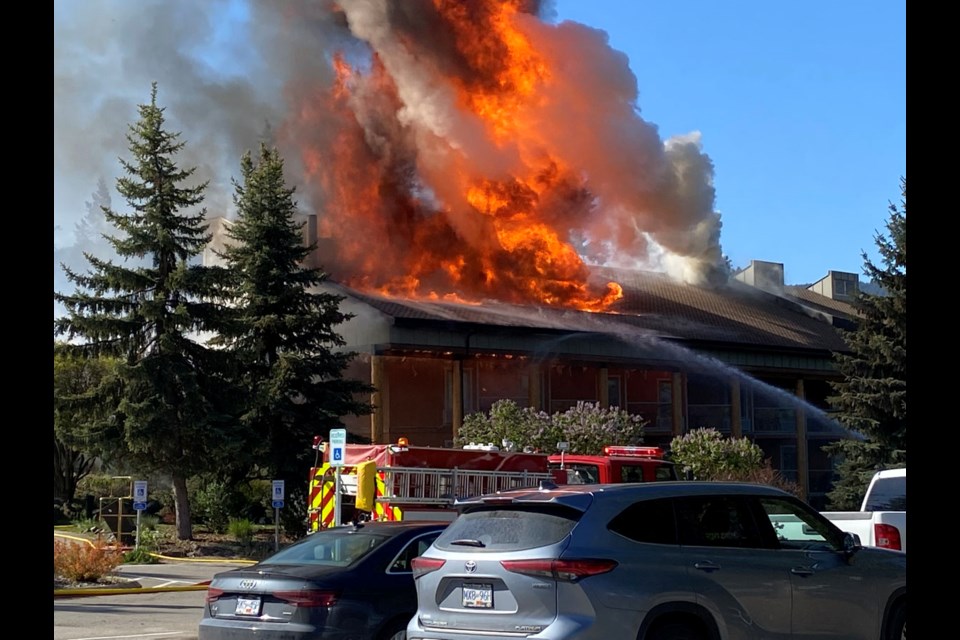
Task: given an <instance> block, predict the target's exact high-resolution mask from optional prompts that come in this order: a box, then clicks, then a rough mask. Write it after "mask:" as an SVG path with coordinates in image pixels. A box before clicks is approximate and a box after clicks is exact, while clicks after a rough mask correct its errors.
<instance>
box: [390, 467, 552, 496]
mask: <svg viewBox="0 0 960 640" xmlns="http://www.w3.org/2000/svg"><path fill="white" fill-rule="evenodd" d="M380 471H382V472H383V474H384V476H383V483H384V488H385V490H384V492H383V495H378V496H377V501H378V502H398V503H401V502H402V503H406V504H424V505H449V504H452V503H453V502H454V501H455V500H457V499H461V498H469V497H471V496H478V495H483V494H489V493H496V492H497V491H507V490H509V489H522V488H526V487H535V486H537V485H538V484H539V482H540V481H541V480H550V479H551V478H552V476H551V475H550V474H549V473H536V472H532V471H477V470H473V469H420V468H415V467H388V468H385V469H381V470H380Z"/></svg>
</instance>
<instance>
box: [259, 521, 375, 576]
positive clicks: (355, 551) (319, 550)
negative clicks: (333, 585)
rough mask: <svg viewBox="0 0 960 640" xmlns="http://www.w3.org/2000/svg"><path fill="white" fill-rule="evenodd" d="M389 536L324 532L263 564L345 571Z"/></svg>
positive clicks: (338, 531)
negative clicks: (309, 566)
mask: <svg viewBox="0 0 960 640" xmlns="http://www.w3.org/2000/svg"><path fill="white" fill-rule="evenodd" d="M388 539H389V536H385V535H383V534H378V533H375V532H368V531H364V530H363V529H352V528H349V529H325V530H323V531H318V532H316V533H314V534H312V535H310V536H309V537H307V538H305V539H303V540H301V541H299V542H297V543H295V544H292V545H290V546H289V547H287V548H286V549H282V550H280V551H278V552H277V553H275V554H273V555H272V556H270V557H269V558H267V559H266V560H264V561H263V564H287V565H290V564H311V565H326V566H332V567H346V566H349V565H351V564H353V563H355V562H356V561H358V560H359V559H360V558H362V557H364V556H365V555H367V554H368V553H370V552H371V551H373V550H374V549H376V548H377V547H379V546H380V545H381V544H383V543H384V542H385V541H386V540H388Z"/></svg>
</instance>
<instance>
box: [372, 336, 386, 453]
mask: <svg viewBox="0 0 960 640" xmlns="http://www.w3.org/2000/svg"><path fill="white" fill-rule="evenodd" d="M386 383H387V380H386V376H384V375H383V356H378V355H372V356H370V384H372V385H373V387H374V390H373V393H372V394H370V403H371V404H372V405H373V412H372V413H371V414H370V441H371V442H374V443H382V442H384V439H383V437H384V435H385V434H384V413H385V412H386V398H387V393H386Z"/></svg>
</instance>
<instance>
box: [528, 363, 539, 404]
mask: <svg viewBox="0 0 960 640" xmlns="http://www.w3.org/2000/svg"><path fill="white" fill-rule="evenodd" d="M528 372H529V373H528V374H527V375H529V376H530V397H529V402H530V407H531V408H532V409H535V410H537V411H540V409H542V408H543V406H542V404H543V398H542V393H541V392H540V365H538V364H531V365H530V367H529V368H528Z"/></svg>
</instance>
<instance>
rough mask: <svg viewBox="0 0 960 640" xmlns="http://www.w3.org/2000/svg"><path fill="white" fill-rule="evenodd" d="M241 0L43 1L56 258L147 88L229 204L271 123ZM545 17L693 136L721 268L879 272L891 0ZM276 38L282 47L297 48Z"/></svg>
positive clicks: (271, 87)
mask: <svg viewBox="0 0 960 640" xmlns="http://www.w3.org/2000/svg"><path fill="white" fill-rule="evenodd" d="M246 2H247V0H206V1H205V2H203V3H190V2H170V1H169V0H142V1H141V2H137V3H128V2H125V1H124V0H56V1H55V3H54V223H55V229H54V246H55V249H56V248H57V246H58V245H59V246H63V245H67V244H69V243H70V241H71V240H70V236H71V229H72V228H73V225H74V223H75V222H76V220H77V219H78V218H79V216H80V215H81V214H82V212H83V206H82V205H83V203H84V202H85V201H88V200H89V199H90V196H91V194H92V192H93V191H94V190H95V188H96V184H97V179H98V178H101V177H102V178H105V179H106V181H107V183H108V184H111V185H112V184H113V180H114V179H115V177H116V174H117V173H118V165H117V158H118V157H119V156H125V155H126V149H125V148H126V141H125V140H124V134H125V133H126V131H125V129H124V127H123V123H126V122H130V121H132V120H133V119H134V118H135V117H136V111H135V105H136V104H137V103H138V102H142V101H144V100H145V99H146V98H147V96H148V95H149V85H150V82H151V81H153V80H158V81H159V85H160V88H161V89H160V91H161V95H160V99H161V102H163V103H164V104H165V105H166V106H168V107H169V110H168V116H169V117H170V119H171V124H172V126H174V127H176V128H178V129H179V130H181V131H184V132H185V137H186V138H187V139H188V140H189V141H190V143H191V144H190V147H189V149H190V152H191V153H192V155H191V156H189V157H187V158H185V159H184V161H185V163H188V164H189V163H193V164H195V165H197V166H199V173H198V176H200V177H202V178H204V179H209V180H211V186H210V189H209V190H208V196H207V201H206V206H207V208H208V209H209V210H211V211H219V210H226V209H227V208H229V206H230V196H231V193H232V188H231V185H230V178H231V174H232V173H236V161H237V158H238V157H239V155H240V153H241V151H242V150H244V149H245V148H250V144H251V142H253V141H255V140H257V139H259V138H258V136H259V135H260V134H261V133H262V131H263V123H264V122H265V121H273V122H276V121H278V119H279V118H280V117H282V111H281V110H279V109H280V108H279V106H278V104H277V101H278V98H279V97H280V96H281V95H282V93H283V87H282V84H281V76H280V74H277V73H276V72H275V71H274V70H272V69H270V68H269V65H268V64H266V63H265V58H262V57H259V56H258V55H257V54H256V53H254V50H255V47H253V46H251V44H253V43H254V42H255V36H253V35H252V33H251V27H252V26H253V24H252V23H250V22H248V19H249V18H250V14H249V12H247V11H246V10H245V3H246ZM267 4H268V5H269V4H270V3H269V2H268V3H267ZM277 5H278V6H281V7H282V3H279V2H278V3H277ZM553 6H554V11H555V14H556V15H555V16H554V18H553V20H554V21H562V20H572V21H575V22H579V23H581V24H584V25H587V26H589V27H592V28H594V29H599V30H602V31H604V32H606V34H608V36H609V42H610V45H611V47H612V48H614V49H616V50H618V51H621V52H623V53H625V54H626V56H627V57H628V59H629V63H630V68H631V70H632V72H633V73H634V75H635V76H636V78H637V85H638V88H639V100H638V103H639V109H640V115H641V116H642V117H643V118H644V119H645V120H646V121H647V122H649V123H651V124H653V125H656V127H657V128H658V132H659V134H660V136H661V138H663V139H664V140H666V139H667V138H670V137H671V136H676V135H683V134H687V133H690V132H693V131H697V132H699V133H700V135H701V142H702V150H703V152H704V153H706V154H707V155H708V156H709V157H710V158H711V160H712V162H713V166H714V185H715V187H716V208H717V210H719V212H720V214H721V216H722V224H723V227H722V232H721V237H720V242H721V245H722V251H723V253H724V254H725V255H727V256H728V257H729V258H730V260H731V261H732V263H733V265H734V266H735V267H743V266H746V265H747V264H749V262H750V260H751V259H757V260H767V261H772V262H780V263H783V264H784V269H785V279H786V281H787V283H788V284H800V283H808V282H813V281H816V280H818V279H819V278H821V277H823V276H824V275H826V272H827V271H828V270H831V269H833V270H840V271H852V272H856V273H861V272H862V267H863V261H862V258H861V252H862V251H866V252H867V253H868V255H869V256H870V257H871V259H873V260H878V256H877V252H876V243H875V240H874V235H875V234H876V233H877V232H881V233H883V232H884V231H885V227H884V225H885V222H886V220H887V216H888V210H887V205H888V203H889V202H890V201H894V202H899V198H900V193H899V179H900V177H901V176H905V174H906V35H905V31H906V29H905V20H906V8H905V2H904V0H873V1H870V2H868V1H866V0H844V2H839V3H837V2H827V1H824V0H807V1H806V2H803V3H784V2H769V1H768V0H723V1H722V2H717V1H715V0H672V1H670V2H666V1H657V2H652V1H642V0H555V1H554V2H553ZM238 9H239V10H238ZM277 13H279V10H278V11H277ZM256 26H257V27H262V25H259V24H257V25H256ZM281 35H282V37H283V38H284V39H285V41H284V45H286V43H287V42H292V41H293V40H294V39H295V36H296V34H293V35H289V36H288V35H287V34H281ZM301 35H302V34H301ZM276 44H277V42H274V43H273V45H274V46H273V49H276V46H275V45H276ZM289 46H290V50H291V51H292V50H293V45H292V44H290V45H289ZM298 46H301V48H300V49H297V56H298V58H297V61H296V63H295V64H294V66H305V64H306V63H307V62H309V60H312V59H316V60H317V61H318V63H317V64H316V65H313V66H315V67H317V68H320V67H322V66H324V65H323V64H322V63H320V62H319V61H320V55H321V54H320V51H319V49H318V50H317V51H313V50H312V49H311V48H310V47H312V46H314V43H312V42H310V43H305V42H304V41H300V42H298ZM270 50H271V49H270V48H269V47H268V48H267V49H265V51H270ZM274 53H276V51H274ZM284 54H285V51H280V52H279V53H278V54H277V56H279V58H280V59H283V58H282V56H283V55H284ZM277 56H275V58H274V59H277ZM284 60H285V61H287V62H289V61H290V58H286V59H284ZM221 159H222V160H221ZM114 198H115V200H114V203H113V204H114V205H118V204H119V203H118V202H117V197H116V195H114Z"/></svg>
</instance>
